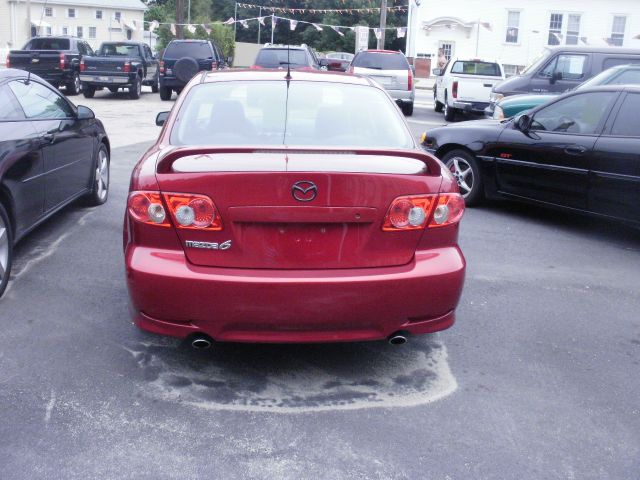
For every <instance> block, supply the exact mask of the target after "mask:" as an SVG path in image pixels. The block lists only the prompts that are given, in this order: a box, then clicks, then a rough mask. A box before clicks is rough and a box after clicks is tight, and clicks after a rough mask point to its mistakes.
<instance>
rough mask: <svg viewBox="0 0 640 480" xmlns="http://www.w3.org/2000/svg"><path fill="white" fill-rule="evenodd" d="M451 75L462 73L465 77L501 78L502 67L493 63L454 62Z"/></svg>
mask: <svg viewBox="0 0 640 480" xmlns="http://www.w3.org/2000/svg"><path fill="white" fill-rule="evenodd" d="M451 73H462V74H464V75H487V76H490V77H499V76H500V66H499V65H498V64H497V63H491V62H474V61H470V62H461V61H458V62H454V64H453V67H451Z"/></svg>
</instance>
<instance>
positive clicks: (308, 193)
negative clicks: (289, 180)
mask: <svg viewBox="0 0 640 480" xmlns="http://www.w3.org/2000/svg"><path fill="white" fill-rule="evenodd" d="M291 195H293V198H295V199H296V200H298V201H299V202H310V201H311V200H314V199H315V198H316V197H317V196H318V187H316V184H315V183H313V182H308V181H306V180H302V181H300V182H296V183H294V184H293V187H291Z"/></svg>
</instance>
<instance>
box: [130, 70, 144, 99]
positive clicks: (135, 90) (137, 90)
mask: <svg viewBox="0 0 640 480" xmlns="http://www.w3.org/2000/svg"><path fill="white" fill-rule="evenodd" d="M141 93H142V80H140V75H136V79H135V80H134V82H133V85H131V86H130V87H129V98H131V99H133V100H137V99H139V98H140V94H141Z"/></svg>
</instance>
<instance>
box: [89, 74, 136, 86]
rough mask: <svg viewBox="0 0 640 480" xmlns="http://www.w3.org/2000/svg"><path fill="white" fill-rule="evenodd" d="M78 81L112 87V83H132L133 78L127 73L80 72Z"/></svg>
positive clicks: (119, 84)
mask: <svg viewBox="0 0 640 480" xmlns="http://www.w3.org/2000/svg"><path fill="white" fill-rule="evenodd" d="M80 81H81V82H83V83H87V84H89V85H93V86H96V87H112V86H114V85H118V86H123V85H131V84H133V81H134V78H130V77H129V75H113V74H108V73H105V74H98V73H91V74H81V75H80Z"/></svg>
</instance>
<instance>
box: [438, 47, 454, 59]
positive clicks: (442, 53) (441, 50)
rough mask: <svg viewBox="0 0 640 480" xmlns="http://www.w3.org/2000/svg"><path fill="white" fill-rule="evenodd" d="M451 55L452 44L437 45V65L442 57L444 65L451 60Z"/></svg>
mask: <svg viewBox="0 0 640 480" xmlns="http://www.w3.org/2000/svg"><path fill="white" fill-rule="evenodd" d="M451 55H453V43H451V42H440V45H438V64H440V63H441V61H442V57H444V60H445V63H446V62H448V61H449V60H451Z"/></svg>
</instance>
